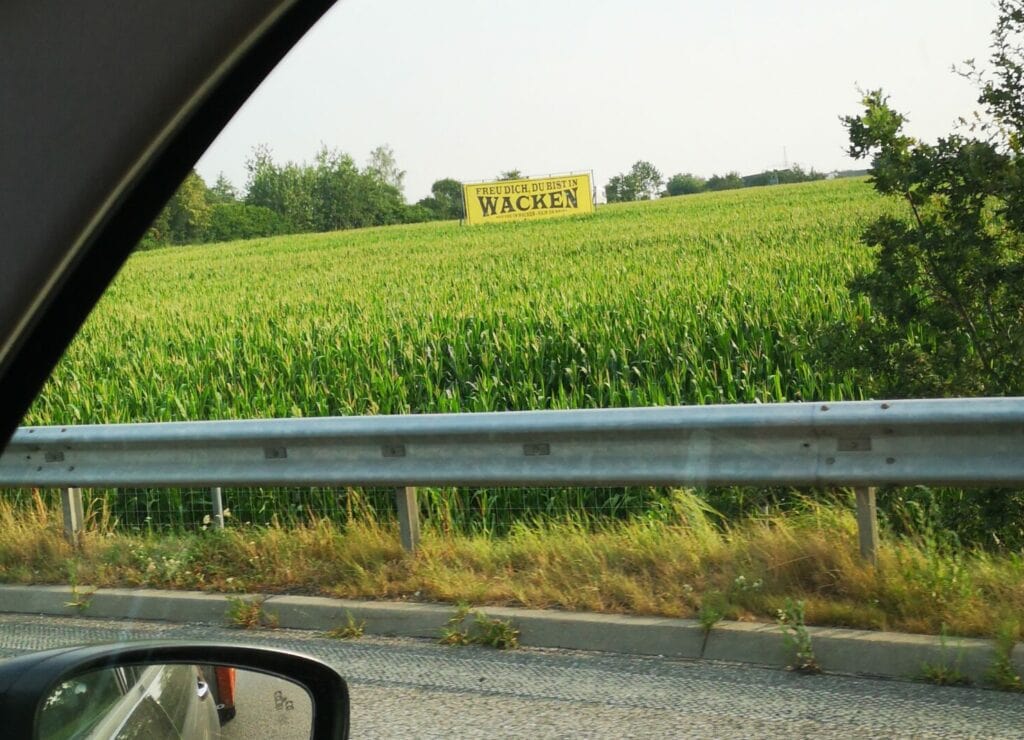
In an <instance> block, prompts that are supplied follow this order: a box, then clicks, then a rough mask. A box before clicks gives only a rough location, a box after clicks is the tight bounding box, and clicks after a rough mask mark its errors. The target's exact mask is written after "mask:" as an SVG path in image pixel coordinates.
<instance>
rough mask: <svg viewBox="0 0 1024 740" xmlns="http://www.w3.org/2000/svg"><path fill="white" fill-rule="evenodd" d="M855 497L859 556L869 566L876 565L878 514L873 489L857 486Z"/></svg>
mask: <svg viewBox="0 0 1024 740" xmlns="http://www.w3.org/2000/svg"><path fill="white" fill-rule="evenodd" d="M853 490H854V493H855V494H856V495H857V536H858V538H859V539H860V556H861V557H862V558H864V560H866V561H867V562H869V563H871V565H877V564H878V512H877V511H876V508H875V489H874V487H873V486H872V487H867V486H858V487H857V488H854V489H853Z"/></svg>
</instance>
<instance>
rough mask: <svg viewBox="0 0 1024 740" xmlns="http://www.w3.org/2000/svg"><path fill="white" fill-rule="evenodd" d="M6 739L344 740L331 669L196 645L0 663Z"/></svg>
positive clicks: (98, 650)
mask: <svg viewBox="0 0 1024 740" xmlns="http://www.w3.org/2000/svg"><path fill="white" fill-rule="evenodd" d="M0 717H3V725H4V732H3V734H4V735H5V736H7V737H24V738H41V739H44V740H45V739H46V738H61V739H64V738H125V739H126V740H127V739H128V738H151V737H183V738H218V737H222V736H223V737H244V738H246V740H253V739H256V738H303V739H305V738H316V739H319V738H331V740H334V739H335V738H347V737H348V723H349V697H348V687H347V686H346V684H345V680H344V679H343V678H342V677H341V676H340V675H339V674H338V673H337V671H335V670H334V669H333V668H331V667H330V666H328V665H327V664H325V663H322V662H320V661H318V660H315V659H313V658H309V657H306V656H303V655H299V654H297V653H291V652H286V651H282V650H271V649H266V648H254V647H243V646H238V645H219V644H203V643H173V642H136V643H120V644H116V645H94V646H89V647H75V648H59V649H57V650H48V651H46V652H41V653H33V654H31V655H24V656H21V657H18V658H14V659H11V660H7V661H3V662H0Z"/></svg>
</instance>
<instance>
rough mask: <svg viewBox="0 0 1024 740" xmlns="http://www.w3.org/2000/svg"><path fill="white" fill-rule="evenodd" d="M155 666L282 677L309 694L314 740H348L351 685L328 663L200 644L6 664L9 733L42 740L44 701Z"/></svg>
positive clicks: (137, 646) (2, 690)
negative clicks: (67, 687)
mask: <svg viewBox="0 0 1024 740" xmlns="http://www.w3.org/2000/svg"><path fill="white" fill-rule="evenodd" d="M152 664H162V665H171V664H186V665H193V666H195V665H216V666H225V667H230V668H236V669H241V670H246V671H254V672H257V673H264V674H267V675H270V676H277V677H279V678H281V679H284V680H286V681H289V682H291V683H293V684H296V685H297V686H299V687H301V688H303V689H304V690H305V691H306V692H307V693H308V694H309V699H310V702H311V703H312V710H313V712H312V715H313V716H312V734H311V737H313V738H316V739H317V740H320V739H321V738H325V739H326V738H330V739H331V740H335V739H336V738H338V739H340V738H347V737H348V728H349V695H348V686H347V685H346V683H345V680H344V679H343V678H342V677H341V675H340V674H338V672H337V671H335V670H334V669H333V668H331V667H330V666H329V665H327V664H326V663H323V662H321V661H319V660H316V659H314V658H310V657H307V656H304V655H300V654H298V653H293V652H289V651H285V650H275V649H270V648H257V647H246V646H241V645H223V644H217V643H200V642H196V643H183V642H133V643H117V644H112V645H91V646H85V647H70V648H57V649H55V650H47V651H44V652H39V653H32V654H30V655H23V656H20V657H17V658H12V659H9V660H5V661H2V662H0V717H3V725H4V734H5V735H6V736H8V737H25V738H30V737H31V738H35V737H38V727H39V716H40V713H41V709H42V705H43V702H44V701H45V700H46V699H47V698H48V697H49V696H50V695H51V693H52V692H53V691H54V690H55V688H56V687H57V686H59V685H60V684H61V683H62V682H66V681H69V680H71V679H74V678H76V677H79V676H82V675H84V674H87V673H91V672H93V671H97V670H102V669H105V668H119V667H124V666H140V665H152Z"/></svg>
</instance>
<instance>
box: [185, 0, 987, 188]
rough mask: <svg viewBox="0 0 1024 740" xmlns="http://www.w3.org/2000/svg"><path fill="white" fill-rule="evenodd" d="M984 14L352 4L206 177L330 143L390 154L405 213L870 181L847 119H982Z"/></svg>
mask: <svg viewBox="0 0 1024 740" xmlns="http://www.w3.org/2000/svg"><path fill="white" fill-rule="evenodd" d="M994 21H995V10H994V8H993V6H992V5H991V3H990V2H989V1H988V0H856V1H855V2H848V1H847V0H806V1H805V0H708V1H703V2H695V1H692V0H676V1H675V2H673V1H672V0H632V1H627V0H621V1H620V2H612V1H611V0H519V2H514V3H513V2H481V1H480V0H475V1H473V0H430V1H426V0H424V1H421V2H418V1H416V0H341V1H340V2H339V3H338V4H337V6H335V7H334V8H333V9H332V10H331V11H330V12H329V13H328V14H327V15H326V16H325V17H324V18H323V19H322V20H321V21H320V23H319V24H318V25H317V26H316V27H315V28H314V29H313V30H312V31H310V33H309V34H308V35H307V36H306V38H305V39H303V40H302V41H301V42H300V43H299V44H298V46H296V48H295V49H293V50H292V52H291V53H290V54H289V55H288V56H287V57H286V58H285V60H284V61H283V62H282V63H281V64H280V66H279V67H278V68H277V69H276V70H275V71H274V72H273V74H272V75H271V76H270V77H269V78H268V79H267V80H266V81H265V82H264V84H263V85H262V86H261V87H260V88H259V90H257V91H256V93H255V94H254V95H253V97H252V98H251V99H250V100H249V102H248V103H247V104H246V105H245V107H243V108H242V110H241V111H240V112H239V113H238V115H237V116H236V117H235V119H234V120H233V121H232V122H231V124H229V125H228V127H227V128H226V129H225V130H224V132H223V133H222V134H221V136H220V137H219V138H218V139H217V141H216V142H215V143H214V144H213V146H212V147H211V148H210V150H209V151H208V152H207V153H206V155H205V156H204V157H203V158H202V160H200V163H199V166H198V169H199V171H200V173H201V174H202V175H203V177H204V178H205V179H206V180H207V181H208V182H211V183H212V181H213V180H214V179H215V178H216V176H217V174H218V173H219V172H224V173H225V174H227V176H228V177H229V178H230V179H231V180H232V181H233V182H234V183H235V184H236V185H238V186H239V187H244V185H245V159H246V157H247V156H248V154H249V152H250V150H251V149H252V147H253V145H255V144H257V143H261V142H262V143H266V144H268V145H269V146H270V148H271V150H272V151H273V154H274V157H275V159H276V160H278V161H286V160H294V161H304V160H311V159H312V158H313V155H314V154H315V152H316V150H317V149H318V148H319V146H320V144H321V143H324V144H327V145H328V146H330V147H336V148H339V149H341V150H342V151H344V152H347V153H348V154H350V155H352V156H353V157H354V158H355V160H356V161H357V162H358V163H359V164H360V165H362V164H365V162H366V159H367V157H368V155H369V152H370V150H372V149H373V148H374V147H376V146H377V145H379V144H385V143H386V144H389V145H390V146H391V147H392V148H393V149H394V151H395V155H396V158H397V160H398V164H399V165H400V166H401V167H402V168H403V169H405V170H406V171H407V175H406V180H405V182H406V187H405V194H406V198H407V199H408V200H409V201H410V202H415V201H416V200H418V199H420V198H422V197H424V196H426V195H428V194H429V190H430V185H431V183H432V182H434V181H435V180H437V179H440V178H442V177H454V178H456V179H459V180H463V181H468V180H478V179H479V180H486V179H491V178H493V177H495V176H496V175H497V174H498V173H499V172H501V171H503V170H507V169H519V170H521V171H522V172H523V173H524V174H527V175H530V174H536V175H542V174H547V173H558V172H566V171H570V170H593V171H594V173H595V178H596V183H597V185H598V187H599V188H600V187H602V186H603V184H604V183H605V182H606V181H607V179H608V178H609V177H610V176H612V175H614V174H616V173H618V172H622V171H624V170H627V169H628V168H629V167H630V166H631V165H632V163H633V162H635V161H636V160H638V159H647V160H649V161H651V162H653V163H654V164H655V166H657V167H658V169H659V170H661V172H662V173H663V174H664V175H665V176H668V175H671V174H673V173H676V172H694V173H696V174H699V175H703V176H708V175H711V174H713V173H724V172H727V171H729V170H737V171H738V172H740V173H741V174H749V173H753V172H757V171H760V170H763V169H768V168H774V167H782V166H783V164H784V163H785V162H788V163H790V164H792V163H798V164H800V165H802V166H804V167H814V168H816V169H819V170H826V171H827V170H832V169H845V168H851V167H859V166H864V165H858V164H857V163H855V162H853V161H851V160H849V159H848V158H847V157H846V156H845V154H844V144H845V132H844V130H843V128H842V126H841V125H840V124H839V121H838V117H839V116H840V115H841V114H844V113H853V112H855V111H856V110H857V100H858V93H857V87H858V86H860V87H862V88H873V87H883V88H885V89H886V91H888V92H889V93H890V95H891V97H892V100H893V102H894V104H895V105H896V107H897V108H898V109H899V110H902V111H904V112H906V113H908V114H909V116H910V126H909V130H910V133H912V134H914V135H916V136H920V137H923V138H929V139H930V138H934V137H936V136H938V135H941V134H944V133H947V132H948V131H949V130H950V129H951V128H952V125H953V122H954V121H955V119H956V117H957V116H959V115H962V114H965V113H967V112H969V111H970V110H973V109H974V107H975V98H976V92H975V91H974V89H973V88H972V87H971V86H970V84H968V83H967V82H966V81H964V80H962V79H960V78H959V77H957V76H956V75H954V74H953V73H952V72H951V71H950V68H951V66H952V65H953V64H954V63H959V62H961V61H963V60H964V59H966V58H970V57H975V58H977V59H978V60H979V61H980V60H987V58H988V44H989V41H990V37H989V33H990V31H991V28H992V26H993V24H994Z"/></svg>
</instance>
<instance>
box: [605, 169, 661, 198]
mask: <svg viewBox="0 0 1024 740" xmlns="http://www.w3.org/2000/svg"><path fill="white" fill-rule="evenodd" d="M661 183H662V179H661V173H660V172H658V170H657V168H656V167H655V166H654V165H653V164H651V163H650V162H645V161H644V160H639V161H637V162H635V163H634V164H633V167H632V168H631V169H630V170H629V172H628V173H620V174H618V175H615V176H614V177H612V178H611V179H610V180H608V184H607V185H605V186H604V197H605V200H607V201H608V202H609V203H622V202H625V201H631V200H650V199H651V198H654V197H655V196H656V195H657V194H658V193H659V192H660V190H661Z"/></svg>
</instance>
